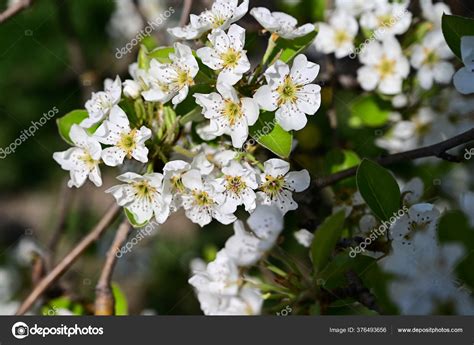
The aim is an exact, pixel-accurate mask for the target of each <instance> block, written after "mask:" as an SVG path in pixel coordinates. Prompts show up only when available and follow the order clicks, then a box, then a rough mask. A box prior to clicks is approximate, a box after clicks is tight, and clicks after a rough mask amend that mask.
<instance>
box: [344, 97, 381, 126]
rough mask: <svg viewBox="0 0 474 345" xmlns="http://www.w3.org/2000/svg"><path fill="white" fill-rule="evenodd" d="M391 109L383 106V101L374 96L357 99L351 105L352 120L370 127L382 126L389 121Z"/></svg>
mask: <svg viewBox="0 0 474 345" xmlns="http://www.w3.org/2000/svg"><path fill="white" fill-rule="evenodd" d="M389 114H390V111H389V110H388V109H383V108H382V102H380V101H378V100H377V98H375V97H374V96H365V97H362V98H359V99H357V101H355V102H354V103H352V106H351V117H352V118H351V122H354V120H355V123H356V124H362V125H364V126H368V127H380V126H383V125H384V124H385V123H387V121H388V116H389Z"/></svg>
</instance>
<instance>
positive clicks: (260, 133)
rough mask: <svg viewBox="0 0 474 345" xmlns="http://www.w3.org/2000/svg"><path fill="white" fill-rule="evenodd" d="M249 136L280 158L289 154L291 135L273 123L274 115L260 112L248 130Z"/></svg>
mask: <svg viewBox="0 0 474 345" xmlns="http://www.w3.org/2000/svg"><path fill="white" fill-rule="evenodd" d="M249 134H250V136H251V137H252V138H253V139H254V140H256V141H257V142H258V143H259V144H260V145H262V146H263V147H265V148H267V149H268V150H270V151H272V152H273V153H275V154H276V155H278V156H279V157H282V158H287V157H288V156H289V155H290V152H291V143H292V141H293V134H292V133H290V132H286V131H285V130H284V129H283V128H281V127H280V125H278V124H277V123H276V121H275V117H274V114H273V113H271V112H262V113H260V116H259V117H258V120H257V122H256V123H255V125H253V126H252V127H251V128H250V129H249Z"/></svg>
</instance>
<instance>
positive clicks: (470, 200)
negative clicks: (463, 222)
mask: <svg viewBox="0 0 474 345" xmlns="http://www.w3.org/2000/svg"><path fill="white" fill-rule="evenodd" d="M459 205H460V207H461V210H462V211H463V212H464V213H465V214H466V216H467V217H468V219H469V224H470V226H471V227H472V228H474V192H471V191H467V192H463V193H462V194H461V195H460V197H459Z"/></svg>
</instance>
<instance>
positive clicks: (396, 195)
mask: <svg viewBox="0 0 474 345" xmlns="http://www.w3.org/2000/svg"><path fill="white" fill-rule="evenodd" d="M356 182H357V188H358V189H359V192H360V194H361V196H362V198H363V199H364V200H365V202H366V203H367V205H368V206H369V207H370V209H371V210H372V212H374V214H375V215H376V216H377V217H378V218H380V220H382V221H384V220H387V219H389V218H390V217H391V216H392V214H393V213H395V212H397V211H398V210H399V208H400V197H401V195H400V188H399V187H398V184H397V181H395V179H394V177H393V176H392V174H391V173H390V172H389V171H388V170H386V169H385V168H383V167H381V166H380V165H378V164H377V163H375V162H372V161H370V160H368V159H364V160H363V161H362V163H361V164H360V165H359V168H358V169H357V174H356Z"/></svg>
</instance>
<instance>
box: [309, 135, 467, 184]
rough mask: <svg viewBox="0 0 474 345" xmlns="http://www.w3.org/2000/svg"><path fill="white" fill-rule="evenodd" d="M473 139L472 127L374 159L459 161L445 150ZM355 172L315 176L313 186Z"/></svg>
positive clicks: (381, 161)
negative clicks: (432, 143) (404, 150)
mask: <svg viewBox="0 0 474 345" xmlns="http://www.w3.org/2000/svg"><path fill="white" fill-rule="evenodd" d="M473 140H474V128H472V129H470V130H468V131H466V132H464V133H462V134H459V135H457V136H455V137H452V138H451V139H448V140H445V141H442V142H440V143H437V144H434V145H430V146H426V147H422V148H419V149H415V150H410V151H406V152H400V153H396V154H393V155H388V156H384V157H379V158H378V159H376V161H377V162H378V163H379V164H380V165H384V166H385V165H391V164H395V163H399V162H402V161H409V160H415V159H419V158H425V157H438V158H440V159H444V160H447V161H449V162H460V159H459V158H457V157H456V156H453V155H450V154H448V153H447V152H446V151H448V150H450V149H452V148H455V147H457V146H460V145H463V144H466V143H468V142H470V141H473ZM356 172H357V167H353V168H350V169H346V170H342V171H340V172H337V173H335V174H332V175H328V176H324V177H320V178H317V179H315V180H314V181H313V187H314V188H317V189H321V188H324V187H327V186H330V185H332V184H334V183H337V182H339V181H341V180H344V179H346V178H348V177H351V176H354V175H355V174H356Z"/></svg>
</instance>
